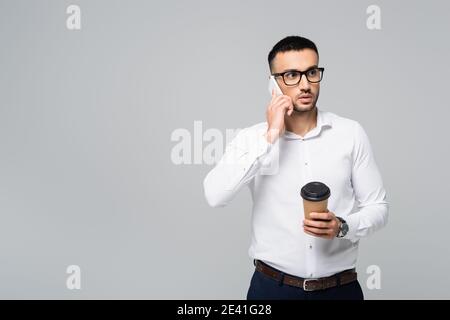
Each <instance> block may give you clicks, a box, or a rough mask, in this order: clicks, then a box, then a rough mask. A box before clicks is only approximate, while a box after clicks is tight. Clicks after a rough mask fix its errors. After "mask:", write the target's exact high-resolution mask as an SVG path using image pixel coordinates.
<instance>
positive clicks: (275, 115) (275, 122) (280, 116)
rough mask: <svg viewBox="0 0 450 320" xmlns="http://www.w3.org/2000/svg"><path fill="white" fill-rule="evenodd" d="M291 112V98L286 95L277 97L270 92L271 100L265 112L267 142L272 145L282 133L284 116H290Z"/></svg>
mask: <svg viewBox="0 0 450 320" xmlns="http://www.w3.org/2000/svg"><path fill="white" fill-rule="evenodd" d="M293 111H294V105H293V103H292V99H291V97H289V96H287V95H278V96H277V95H276V93H275V90H272V100H270V103H269V105H268V106H267V111H266V118H267V124H268V129H267V133H266V139H267V141H268V142H270V143H274V142H275V141H276V140H277V139H278V137H279V136H281V135H282V134H283V133H284V130H285V124H284V115H285V114H287V115H288V116H290V115H291V114H292V112H293Z"/></svg>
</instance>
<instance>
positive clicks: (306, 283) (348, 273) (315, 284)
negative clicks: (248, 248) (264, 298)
mask: <svg viewBox="0 0 450 320" xmlns="http://www.w3.org/2000/svg"><path fill="white" fill-rule="evenodd" d="M254 264H255V266H256V270H258V271H259V272H261V273H263V274H265V275H267V276H269V277H271V278H272V279H274V280H276V281H278V282H281V281H282V283H283V284H287V285H289V286H294V287H299V288H302V289H303V290H305V291H316V290H324V289H329V288H333V287H336V286H338V285H343V284H347V283H350V282H353V281H356V280H357V273H356V271H355V269H350V270H345V271H342V272H339V273H336V274H335V275H332V276H330V277H324V278H317V279H303V278H300V277H296V276H292V275H289V274H285V273H283V272H281V271H279V270H277V269H275V268H273V267H271V266H269V265H267V264H265V263H264V262H262V261H259V260H254Z"/></svg>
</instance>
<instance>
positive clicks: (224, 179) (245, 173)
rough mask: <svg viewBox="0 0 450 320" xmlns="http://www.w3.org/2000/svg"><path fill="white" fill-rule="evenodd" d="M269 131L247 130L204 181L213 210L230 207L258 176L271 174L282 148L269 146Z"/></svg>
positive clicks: (227, 149)
mask: <svg viewBox="0 0 450 320" xmlns="http://www.w3.org/2000/svg"><path fill="white" fill-rule="evenodd" d="M266 130H267V129H266V128H259V129H254V128H253V127H251V128H246V129H243V130H241V131H239V133H238V134H237V135H236V137H235V138H234V139H233V140H232V141H231V143H229V144H228V145H227V146H226V149H225V153H224V155H223V156H222V158H221V159H220V161H219V162H218V163H217V164H216V166H215V167H214V168H213V169H212V170H211V171H210V172H209V173H208V174H207V175H206V177H205V179H204V181H203V188H204V194H205V198H206V200H207V202H208V204H209V205H210V206H212V207H221V206H225V205H226V204H228V203H229V202H230V201H231V200H232V199H233V198H234V196H235V195H236V194H237V193H238V192H239V190H240V189H241V188H242V187H243V186H244V185H246V184H248V183H249V182H250V181H251V180H252V179H253V178H254V177H255V176H256V175H257V174H258V173H261V172H263V171H265V172H266V174H270V171H271V170H273V168H270V166H271V165H269V168H268V167H267V163H268V159H269V158H270V157H271V155H272V154H273V153H274V152H275V150H277V149H278V140H277V142H275V143H274V144H271V143H269V142H268V141H267V140H266V137H265V136H264V135H265V133H266Z"/></svg>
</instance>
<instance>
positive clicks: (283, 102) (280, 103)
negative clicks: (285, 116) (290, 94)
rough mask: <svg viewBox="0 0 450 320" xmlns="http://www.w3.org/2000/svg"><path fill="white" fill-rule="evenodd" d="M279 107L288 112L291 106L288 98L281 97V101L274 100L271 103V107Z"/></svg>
mask: <svg viewBox="0 0 450 320" xmlns="http://www.w3.org/2000/svg"><path fill="white" fill-rule="evenodd" d="M277 108H281V109H283V111H284V112H288V110H289V108H291V104H290V102H289V101H288V100H286V99H283V100H281V101H276V102H274V104H273V109H277Z"/></svg>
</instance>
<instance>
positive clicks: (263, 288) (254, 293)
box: [247, 269, 364, 300]
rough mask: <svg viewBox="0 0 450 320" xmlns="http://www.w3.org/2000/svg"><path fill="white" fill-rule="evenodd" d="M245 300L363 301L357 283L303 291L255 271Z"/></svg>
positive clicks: (361, 292)
mask: <svg viewBox="0 0 450 320" xmlns="http://www.w3.org/2000/svg"><path fill="white" fill-rule="evenodd" d="M247 300H364V294H363V291H362V289H361V286H360V284H359V282H358V281H353V282H350V283H348V284H344V285H341V286H338V287H334V288H329V289H325V290H317V291H304V290H303V289H302V288H298V287H293V286H289V285H286V284H282V283H280V282H279V281H277V280H275V279H273V278H270V277H269V276H266V275H265V274H263V273H261V272H259V271H257V270H256V269H255V272H254V273H253V276H252V279H251V281H250V287H249V288H248V292H247Z"/></svg>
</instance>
